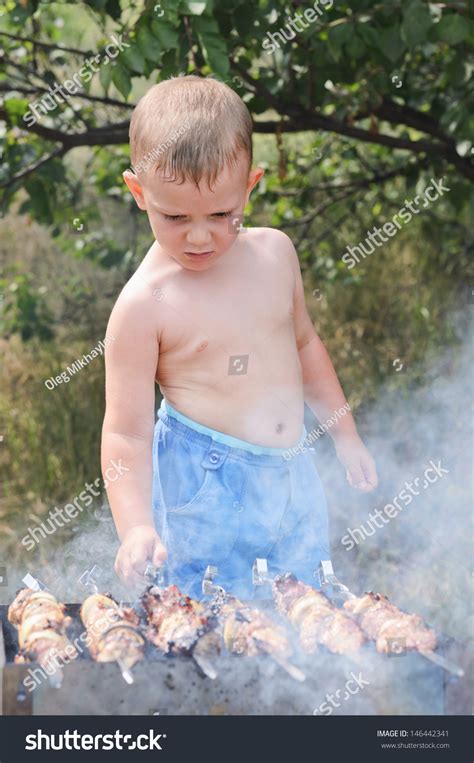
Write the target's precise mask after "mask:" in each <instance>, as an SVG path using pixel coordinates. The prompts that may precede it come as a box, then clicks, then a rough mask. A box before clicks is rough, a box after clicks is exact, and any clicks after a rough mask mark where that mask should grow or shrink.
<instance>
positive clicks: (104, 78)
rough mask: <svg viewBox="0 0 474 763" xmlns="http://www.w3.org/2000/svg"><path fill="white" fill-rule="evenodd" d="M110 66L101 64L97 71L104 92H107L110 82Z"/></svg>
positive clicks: (111, 68)
mask: <svg viewBox="0 0 474 763" xmlns="http://www.w3.org/2000/svg"><path fill="white" fill-rule="evenodd" d="M112 71H113V67H112V66H101V67H100V71H99V80H100V84H101V85H102V87H103V88H104V91H105V94H107V93H108V91H109V87H110V83H111V82H112Z"/></svg>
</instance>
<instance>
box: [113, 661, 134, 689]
mask: <svg viewBox="0 0 474 763" xmlns="http://www.w3.org/2000/svg"><path fill="white" fill-rule="evenodd" d="M117 665H118V666H119V668H120V672H121V674H122V677H123V679H124V681H125V682H126V683H127V684H129V685H131V684H133V683H135V679H134V678H133V676H132V673H131V671H130V669H129V668H127V666H126V665H125V663H124V661H123V660H120V659H118V660H117Z"/></svg>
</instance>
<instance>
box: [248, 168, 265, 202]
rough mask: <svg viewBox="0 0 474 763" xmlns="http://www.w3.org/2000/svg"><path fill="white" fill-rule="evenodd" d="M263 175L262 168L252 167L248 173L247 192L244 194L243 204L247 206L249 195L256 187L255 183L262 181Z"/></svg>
mask: <svg viewBox="0 0 474 763" xmlns="http://www.w3.org/2000/svg"><path fill="white" fill-rule="evenodd" d="M264 173H265V170H264V169H262V167H253V168H252V169H251V170H250V172H249V178H248V181H247V191H246V193H245V203H246V204H247V202H248V200H249V198H250V194H251V193H252V191H253V189H254V188H255V186H256V185H257V183H258V182H259V181H260V180H261V179H262V177H263V175H264Z"/></svg>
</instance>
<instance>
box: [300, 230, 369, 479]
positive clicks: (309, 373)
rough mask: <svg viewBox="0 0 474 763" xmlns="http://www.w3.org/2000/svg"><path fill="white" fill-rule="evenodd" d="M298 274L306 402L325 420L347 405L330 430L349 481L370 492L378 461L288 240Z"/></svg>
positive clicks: (323, 421) (319, 417)
mask: <svg viewBox="0 0 474 763" xmlns="http://www.w3.org/2000/svg"><path fill="white" fill-rule="evenodd" d="M288 247H289V249H290V250H291V251H290V256H291V263H292V268H293V271H294V275H295V291H294V307H295V318H294V321H295V334H296V342H297V347H298V352H299V356H300V362H301V367H302V370H303V386H304V396H305V401H306V402H307V403H308V405H309V407H310V408H311V410H312V411H313V412H314V413H315V415H316V416H317V417H318V419H319V421H320V422H321V423H326V422H327V421H329V420H330V419H331V417H333V418H332V420H333V422H334V415H335V413H336V411H338V410H339V408H344V407H345V406H347V408H346V412H345V413H344V415H343V416H340V417H337V420H336V422H335V423H333V426H332V427H331V428H330V429H329V428H328V432H329V433H330V435H331V437H332V439H333V441H334V445H335V447H336V452H337V455H338V458H339V460H340V461H341V462H342V464H343V465H344V466H345V467H346V474H347V479H348V481H349V483H350V484H351V485H352V486H353V487H356V488H357V489H358V490H363V491H370V490H373V489H374V488H375V487H376V486H377V484H378V478H377V472H376V468H375V463H374V461H373V459H372V457H371V455H370V453H369V452H368V450H367V449H366V447H365V446H364V444H363V442H362V440H361V439H360V437H359V435H358V433H357V429H356V425H355V423H354V419H353V417H352V414H351V413H350V412H349V411H348V410H347V409H348V408H349V406H348V404H347V400H346V398H345V395H344V392H343V391H342V387H341V385H340V383H339V380H338V378H337V375H336V372H335V370H334V366H333V364H332V362H331V359H330V357H329V355H328V352H327V350H326V348H325V347H324V345H323V343H322V341H321V340H320V338H319V337H318V335H317V334H316V332H315V330H314V326H313V323H312V321H311V319H310V317H309V315H308V312H307V310H306V304H305V297H304V289H303V281H302V278H301V271H300V266H299V260H298V256H297V254H296V251H295V248H294V246H293V244H292V243H291V241H290V239H288Z"/></svg>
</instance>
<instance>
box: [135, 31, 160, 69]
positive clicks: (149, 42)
mask: <svg viewBox="0 0 474 763" xmlns="http://www.w3.org/2000/svg"><path fill="white" fill-rule="evenodd" d="M137 43H138V47H139V49H140V52H141V53H142V54H143V55H144V57H145V58H148V59H149V60H150V61H154V60H155V59H156V57H157V55H158V53H159V48H158V44H157V42H156V39H155V38H154V37H153V35H152V33H151V32H150V30H149V29H148V27H147V26H144V25H143V24H142V26H141V27H139V29H138V32H137Z"/></svg>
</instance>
